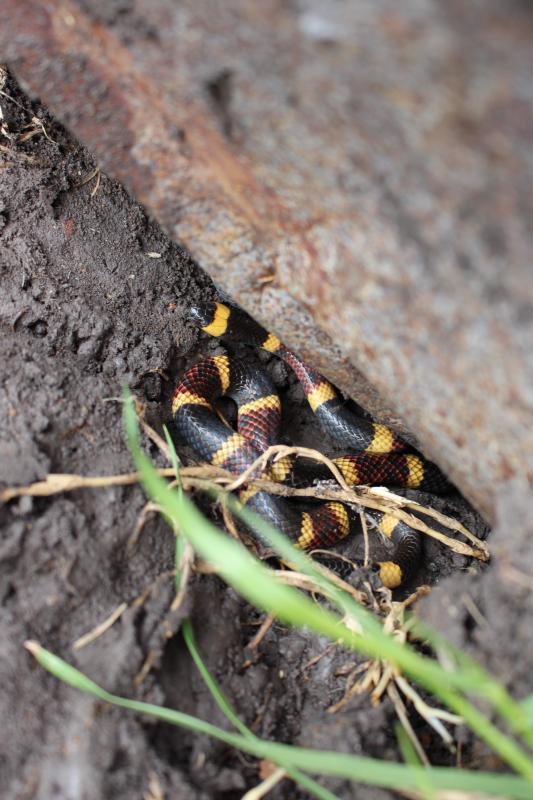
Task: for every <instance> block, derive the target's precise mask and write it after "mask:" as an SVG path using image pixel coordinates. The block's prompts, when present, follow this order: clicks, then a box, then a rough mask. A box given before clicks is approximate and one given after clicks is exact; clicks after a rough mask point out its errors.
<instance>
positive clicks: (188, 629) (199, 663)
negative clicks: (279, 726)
mask: <svg viewBox="0 0 533 800" xmlns="http://www.w3.org/2000/svg"><path fill="white" fill-rule="evenodd" d="M182 633H183V638H184V640H185V644H186V645H187V649H188V650H189V653H190V655H191V657H192V659H193V661H194V663H195V665H196V668H197V669H198V672H199V673H200V675H201V676H202V678H203V680H204V683H205V685H206V686H207V688H208V689H209V691H210V692H211V694H212V696H213V698H214V700H215V702H216V703H217V705H218V707H219V708H220V709H221V711H222V712H223V713H224V714H225V716H226V717H227V719H229V721H230V722H231V723H232V725H233V726H234V727H235V728H236V729H237V730H238V731H239V732H240V733H241V734H242V735H243V736H246V737H247V738H248V739H250V738H251V739H258V737H257V736H256V735H255V733H254V732H253V731H251V730H250V728H248V727H247V726H246V725H245V724H244V722H242V720H241V719H240V718H239V717H238V715H237V714H236V713H235V711H234V710H233V708H232V707H231V705H230V704H229V702H228V700H227V698H226V696H225V695H224V693H223V691H222V690H221V688H220V686H219V685H218V684H217V682H216V681H215V679H214V678H213V676H212V675H211V673H210V672H209V670H208V669H207V667H206V665H205V664H204V661H203V659H202V657H201V655H200V652H199V650H198V648H197V646H196V642H195V639H194V632H193V629H192V625H191V621H190V620H189V619H186V620H184V622H183V624H182ZM280 766H283V768H284V769H285V770H286V771H287V774H288V775H289V776H290V777H291V778H292V779H293V780H294V781H296V782H297V783H299V784H300V785H301V786H303V787H304V789H307V791H308V792H310V793H311V794H313V795H314V796H315V797H318V798H319V800H338V798H337V797H336V796H335V795H334V794H331V792H330V791H328V790H327V789H325V788H324V787H323V786H320V784H318V783H317V782H316V781H315V780H313V778H310V777H309V776H308V775H305V774H304V773H303V772H300V770H298V769H295V768H291V766H290V764H285V763H284V764H280Z"/></svg>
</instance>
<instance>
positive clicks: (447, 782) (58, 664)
mask: <svg viewBox="0 0 533 800" xmlns="http://www.w3.org/2000/svg"><path fill="white" fill-rule="evenodd" d="M26 647H27V648H28V650H30V652H31V653H32V654H33V656H34V657H35V659H36V660H37V661H38V663H39V664H40V665H41V666H42V667H44V668H45V669H46V670H48V671H49V672H50V673H51V674H52V675H55V677H57V678H59V679H60V680H62V681H63V682H64V683H67V684H69V685H70V686H73V687H74V688H76V689H78V690H80V691H83V692H85V693H87V694H90V695H92V696H94V697H97V698H98V699H100V700H104V701H105V702H108V703H111V704H112V705H116V706H119V707H121V708H125V709H128V710H130V711H134V712H138V713H141V714H147V715H149V716H151V717H154V718H155V719H158V720H161V721H162V722H167V723H169V724H171V725H178V726H180V727H183V728H186V729H188V730H193V731H196V732H197V733H205V734H207V735H208V736H212V737H213V738H215V739H218V740H220V741H223V742H225V743H226V744H229V745H231V746H233V747H236V748H237V749H240V750H242V751H244V752H247V753H251V754H252V755H254V756H257V757H258V758H266V759H269V760H270V761H272V762H273V763H279V764H282V765H283V764H284V763H286V764H290V765H291V767H292V768H294V767H296V768H297V769H303V770H306V771H307V772H312V773H318V774H322V775H335V776H337V777H341V778H347V779H349V780H353V781H357V782H359V783H364V784H367V785H368V784H369V785H374V786H382V787H386V788H393V789H394V788H396V789H397V788H398V787H401V788H402V789H418V787H419V786H420V782H421V781H422V780H426V781H428V782H430V784H431V787H432V789H433V790H436V789H451V790H455V791H474V790H476V791H478V792H485V793H486V794H489V795H496V796H498V795H500V796H504V797H507V798H510V800H531V784H530V783H529V782H528V781H525V780H523V779H522V778H517V777H515V776H512V775H509V776H508V775H493V774H491V773H487V772H477V771H476V772H469V771H466V770H459V769H453V768H446V767H434V768H432V769H431V770H424V769H421V768H420V767H415V766H412V767H411V766H409V767H406V766H404V765H403V764H392V763H388V762H383V761H379V760H377V759H373V758H367V757H363V756H353V755H347V754H345V753H333V752H328V751H322V750H311V749H306V748H303V747H293V746H292V745H285V744H277V743H274V742H267V741H265V740H263V739H258V738H256V737H253V738H250V737H247V736H243V735H241V734H239V733H229V732H228V731H224V730H222V729H221V728H218V727H216V726H215V725H212V724H211V723H209V722H204V721H203V720H199V719H197V718H195V717H191V716H190V715H189V714H184V713H182V712H180V711H174V710H172V709H169V708H162V707H160V706H155V705H152V704H151V703H144V702H142V701H140V700H128V699H126V698H124V697H119V696H118V695H114V694H111V693H109V692H106V691H105V690H104V689H102V688H101V687H100V686H98V684H96V683H95V682H94V681H92V680H90V679H89V678H87V676H85V675H84V674H83V673H81V672H80V671H79V670H77V669H76V668H75V667H73V666H71V665H70V664H68V663H67V662H65V661H63V660H62V659H61V658H59V657H58V656H56V655H54V654H53V653H50V652H49V651H47V650H45V649H44V648H42V647H40V645H38V644H37V643H35V642H28V643H27V644H26Z"/></svg>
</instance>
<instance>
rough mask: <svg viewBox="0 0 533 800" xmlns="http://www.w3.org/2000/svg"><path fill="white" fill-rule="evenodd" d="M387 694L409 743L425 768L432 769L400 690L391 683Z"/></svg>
mask: <svg viewBox="0 0 533 800" xmlns="http://www.w3.org/2000/svg"><path fill="white" fill-rule="evenodd" d="M387 694H388V696H389V698H390V700H391V702H392V705H393V706H394V710H395V711H396V716H397V717H398V719H399V720H400V723H401V725H402V728H403V729H404V731H405V733H406V734H407V736H408V738H409V741H410V742H411V744H412V745H413V747H414V749H415V751H416V754H417V755H418V758H419V759H420V761H421V762H422V764H423V765H424V766H425V767H430V766H431V764H430V761H429V758H428V757H427V755H426V753H425V750H424V748H423V747H422V745H421V744H420V742H419V740H418V736H417V735H416V733H415V732H414V730H413V726H412V725H411V723H410V722H409V717H408V715H407V709H406V707H405V704H404V702H403V700H402V698H401V697H400V693H399V692H398V690H397V688H396V687H395V686H394V684H392V683H390V684H389V685H388V686H387Z"/></svg>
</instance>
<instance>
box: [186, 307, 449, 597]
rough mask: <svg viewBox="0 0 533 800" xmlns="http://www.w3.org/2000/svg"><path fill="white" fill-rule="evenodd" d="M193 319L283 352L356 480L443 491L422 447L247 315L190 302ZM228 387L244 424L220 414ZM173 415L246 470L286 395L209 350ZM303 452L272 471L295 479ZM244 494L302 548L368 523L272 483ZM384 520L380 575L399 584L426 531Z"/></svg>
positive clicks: (274, 430) (206, 450)
mask: <svg viewBox="0 0 533 800" xmlns="http://www.w3.org/2000/svg"><path fill="white" fill-rule="evenodd" d="M191 316H192V319H193V320H194V322H195V323H196V324H197V325H198V327H200V328H201V329H202V330H203V331H205V332H206V333H208V334H210V335H211V336H216V337H221V338H223V339H225V340H229V341H232V340H233V341H239V342H244V343H247V344H252V345H255V346H257V347H260V348H262V349H264V350H267V351H268V352H270V353H275V354H276V355H277V356H279V357H280V358H282V359H283V361H285V362H286V363H287V364H288V365H289V366H290V367H291V369H292V370H293V371H294V373H295V374H296V376H297V378H298V380H299V381H300V383H301V385H302V387H303V390H304V392H305V396H306V398H307V401H308V402H309V405H310V406H311V408H312V410H313V412H314V413H315V415H316V417H317V419H318V421H319V423H320V424H321V426H322V427H323V428H324V430H325V431H327V433H328V434H329V435H330V436H331V437H332V438H333V439H334V440H336V441H338V442H340V443H342V445H343V446H345V447H346V448H347V449H348V450H349V451H350V452H349V453H347V454H346V455H343V456H339V457H337V458H334V459H333V462H334V463H335V464H336V466H337V467H338V469H339V470H340V472H341V473H342V475H343V476H344V478H345V480H346V482H347V483H348V484H349V485H351V486H354V485H358V484H370V485H376V484H380V485H389V486H401V487H407V488H414V489H423V490H425V491H430V492H434V493H441V492H445V491H447V490H448V489H449V484H448V481H447V480H446V478H445V477H444V475H443V474H442V473H441V472H440V470H439V469H438V467H436V466H435V465H434V464H432V463H431V462H429V461H427V460H426V459H424V458H423V457H422V456H421V455H420V454H419V453H416V452H415V451H414V450H413V448H411V447H410V446H409V445H408V444H407V443H406V442H405V441H404V440H402V439H401V438H400V437H399V436H398V435H397V434H396V433H395V432H394V431H393V430H391V429H390V428H388V427H387V426H386V425H382V424H380V423H376V422H372V421H371V420H368V419H366V418H364V417H359V416H357V415H356V414H354V413H353V412H352V411H351V410H350V409H348V408H346V406H345V405H344V404H343V402H342V399H341V398H340V397H339V395H338V393H337V391H336V390H335V388H334V387H333V386H332V385H331V384H330V383H329V382H328V381H327V380H326V379H325V378H324V377H323V376H322V375H320V374H319V373H318V372H316V371H315V370H313V369H312V368H310V367H309V366H308V365H307V364H305V363H304V362H303V361H302V360H301V359H300V358H299V357H298V356H297V355H296V354H295V353H293V352H292V351H291V350H289V349H288V348H287V347H285V345H283V344H282V342H280V340H279V339H278V338H277V337H276V336H274V335H273V334H272V333H268V332H267V331H265V330H264V328H262V327H261V326H260V325H259V324H258V323H257V322H255V321H254V320H253V319H252V318H251V317H250V316H248V314H246V313H245V312H243V311H241V310H240V309H237V308H233V307H230V306H228V305H225V304H223V303H205V304H203V305H201V306H195V307H193V308H192V309H191ZM224 395H225V396H228V397H230V398H231V399H232V400H234V402H235V403H236V405H237V409H238V415H237V430H236V431H234V430H233V429H232V428H230V427H228V426H227V425H226V424H225V423H224V422H222V421H221V419H219V417H218V416H217V414H216V413H215V410H214V403H215V402H216V400H217V399H218V398H220V397H221V396H224ZM172 414H173V417H174V422H175V425H176V429H177V432H178V435H179V436H180V437H181V439H182V440H184V441H185V442H186V443H187V444H189V445H190V446H191V447H192V449H193V450H194V451H195V452H196V454H197V455H198V456H199V457H200V458H201V459H202V460H203V461H207V462H209V463H210V464H214V465H216V466H220V467H224V468H225V469H227V470H228V471H230V472H234V473H236V474H239V473H241V472H242V471H243V470H245V469H246V468H247V467H249V466H250V465H251V464H253V463H254V461H256V460H257V458H258V457H259V456H260V455H261V454H262V453H263V452H264V451H265V450H266V449H267V448H268V447H269V446H270V445H272V444H277V443H278V442H279V429H280V415H281V406H280V400H279V397H278V395H277V393H276V390H275V387H274V385H273V383H272V381H271V380H270V378H269V377H268V375H267V374H266V373H264V372H262V371H261V370H260V369H258V368H256V367H250V366H249V365H247V364H245V363H243V362H241V361H238V360H237V359H230V358H229V357H228V356H227V355H218V356H211V357H209V358H205V359H203V360H202V361H200V362H199V363H197V364H195V365H193V366H192V367H190V369H188V370H187V372H186V373H185V375H184V376H183V378H182V380H181V382H180V384H179V385H178V386H177V388H176V390H175V392H174V396H173V400H172ZM294 470H295V458H294V457H291V456H288V457H284V458H282V459H280V460H279V461H276V462H275V463H273V464H272V465H270V466H269V468H268V473H267V477H269V478H271V479H273V480H276V481H287V480H290V479H291V478H292V476H293V474H294ZM241 501H242V502H245V503H246V504H247V506H248V507H250V508H252V509H253V510H254V511H256V512H258V513H259V514H260V515H261V516H262V517H264V518H265V519H267V520H268V521H269V522H271V523H272V524H273V525H275V526H276V527H277V528H278V529H279V530H281V531H282V532H283V533H285V534H286V535H287V536H288V537H289V538H290V539H291V540H292V541H293V542H294V543H295V545H296V546H297V547H298V548H301V549H303V550H313V549H318V548H327V547H330V546H332V545H333V544H335V543H336V542H338V541H340V540H341V539H343V538H345V537H346V536H347V535H348V534H349V533H350V532H351V531H355V530H357V531H359V530H360V520H359V515H358V514H357V513H355V512H354V511H353V510H352V509H351V508H350V507H349V506H347V505H345V504H343V503H338V502H324V503H320V504H317V505H315V506H313V508H312V509H311V510H309V511H300V510H299V508H298V507H297V506H295V504H294V503H291V502H290V501H289V500H287V499H285V498H281V497H278V496H274V495H271V494H269V493H267V492H265V491H262V490H258V489H256V488H255V489H254V488H253V487H252V488H250V489H245V490H244V491H243V492H241ZM377 521H378V527H379V529H380V530H381V532H382V533H383V534H384V535H385V536H386V537H387V538H388V539H390V541H391V542H392V545H393V550H392V553H391V555H390V557H389V559H388V560H387V561H379V562H377V566H378V568H379V575H380V578H381V581H382V583H383V584H384V585H385V586H387V587H389V588H396V587H397V586H399V585H400V584H401V583H402V582H405V581H407V580H409V579H410V578H411V577H412V575H413V573H414V571H415V569H416V567H417V566H418V563H419V560H420V555H421V549H422V542H421V536H420V534H419V532H418V531H416V530H414V529H413V528H411V527H410V526H409V525H407V524H406V523H405V522H402V521H399V520H398V519H397V518H396V517H394V516H392V515H389V514H384V515H379V516H378V520H377Z"/></svg>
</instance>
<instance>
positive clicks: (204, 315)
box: [190, 302, 219, 328]
mask: <svg viewBox="0 0 533 800" xmlns="http://www.w3.org/2000/svg"><path fill="white" fill-rule="evenodd" d="M218 305H219V304H218V303H212V302H207V303H199V304H198V305H197V306H191V309H190V314H191V318H192V321H193V322H194V324H195V325H198V327H199V328H206V327H208V326H209V325H210V323H211V322H213V320H214V318H215V315H216V312H217V306H218Z"/></svg>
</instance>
